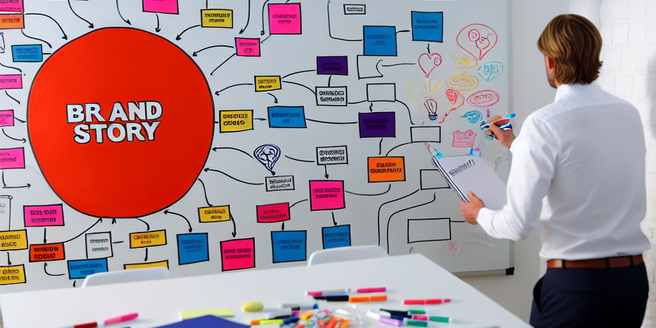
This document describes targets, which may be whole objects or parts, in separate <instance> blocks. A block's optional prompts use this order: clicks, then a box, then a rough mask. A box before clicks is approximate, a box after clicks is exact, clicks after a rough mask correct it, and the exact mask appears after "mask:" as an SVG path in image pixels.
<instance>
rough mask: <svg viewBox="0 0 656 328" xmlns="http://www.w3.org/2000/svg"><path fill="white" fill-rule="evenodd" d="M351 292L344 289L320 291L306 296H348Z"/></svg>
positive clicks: (308, 293)
mask: <svg viewBox="0 0 656 328" xmlns="http://www.w3.org/2000/svg"><path fill="white" fill-rule="evenodd" d="M350 291H351V288H342V289H330V290H318V291H312V292H306V294H307V295H308V296H326V295H337V294H347V293H348V292H350Z"/></svg>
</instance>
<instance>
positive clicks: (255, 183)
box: [205, 168, 264, 186]
mask: <svg viewBox="0 0 656 328" xmlns="http://www.w3.org/2000/svg"><path fill="white" fill-rule="evenodd" d="M208 171H212V172H217V173H221V174H223V175H225V176H227V177H228V178H230V179H232V180H235V181H239V182H241V183H245V184H248V185H252V186H261V185H263V184H264V183H263V182H259V183H257V182H246V181H244V180H239V179H237V178H235V177H233V176H231V175H230V174H228V173H225V172H223V171H219V170H214V169H210V168H206V169H205V172H208Z"/></svg>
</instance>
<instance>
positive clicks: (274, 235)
mask: <svg viewBox="0 0 656 328" xmlns="http://www.w3.org/2000/svg"><path fill="white" fill-rule="evenodd" d="M306 237H307V231H304V230H303V231H271V246H272V247H271V248H272V249H273V263H281V262H295V261H305V260H307V240H306Z"/></svg>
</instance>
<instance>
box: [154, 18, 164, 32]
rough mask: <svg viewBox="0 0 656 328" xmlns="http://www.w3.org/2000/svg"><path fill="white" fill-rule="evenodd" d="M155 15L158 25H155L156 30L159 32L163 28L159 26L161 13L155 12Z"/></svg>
mask: <svg viewBox="0 0 656 328" xmlns="http://www.w3.org/2000/svg"><path fill="white" fill-rule="evenodd" d="M155 17H157V26H156V27H155V32H157V33H159V31H161V30H162V29H161V28H159V14H155Z"/></svg>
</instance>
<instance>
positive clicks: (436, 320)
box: [428, 316, 453, 322]
mask: <svg viewBox="0 0 656 328" xmlns="http://www.w3.org/2000/svg"><path fill="white" fill-rule="evenodd" d="M428 320H430V321H435V322H453V318H449V317H435V316H430V317H428Z"/></svg>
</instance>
